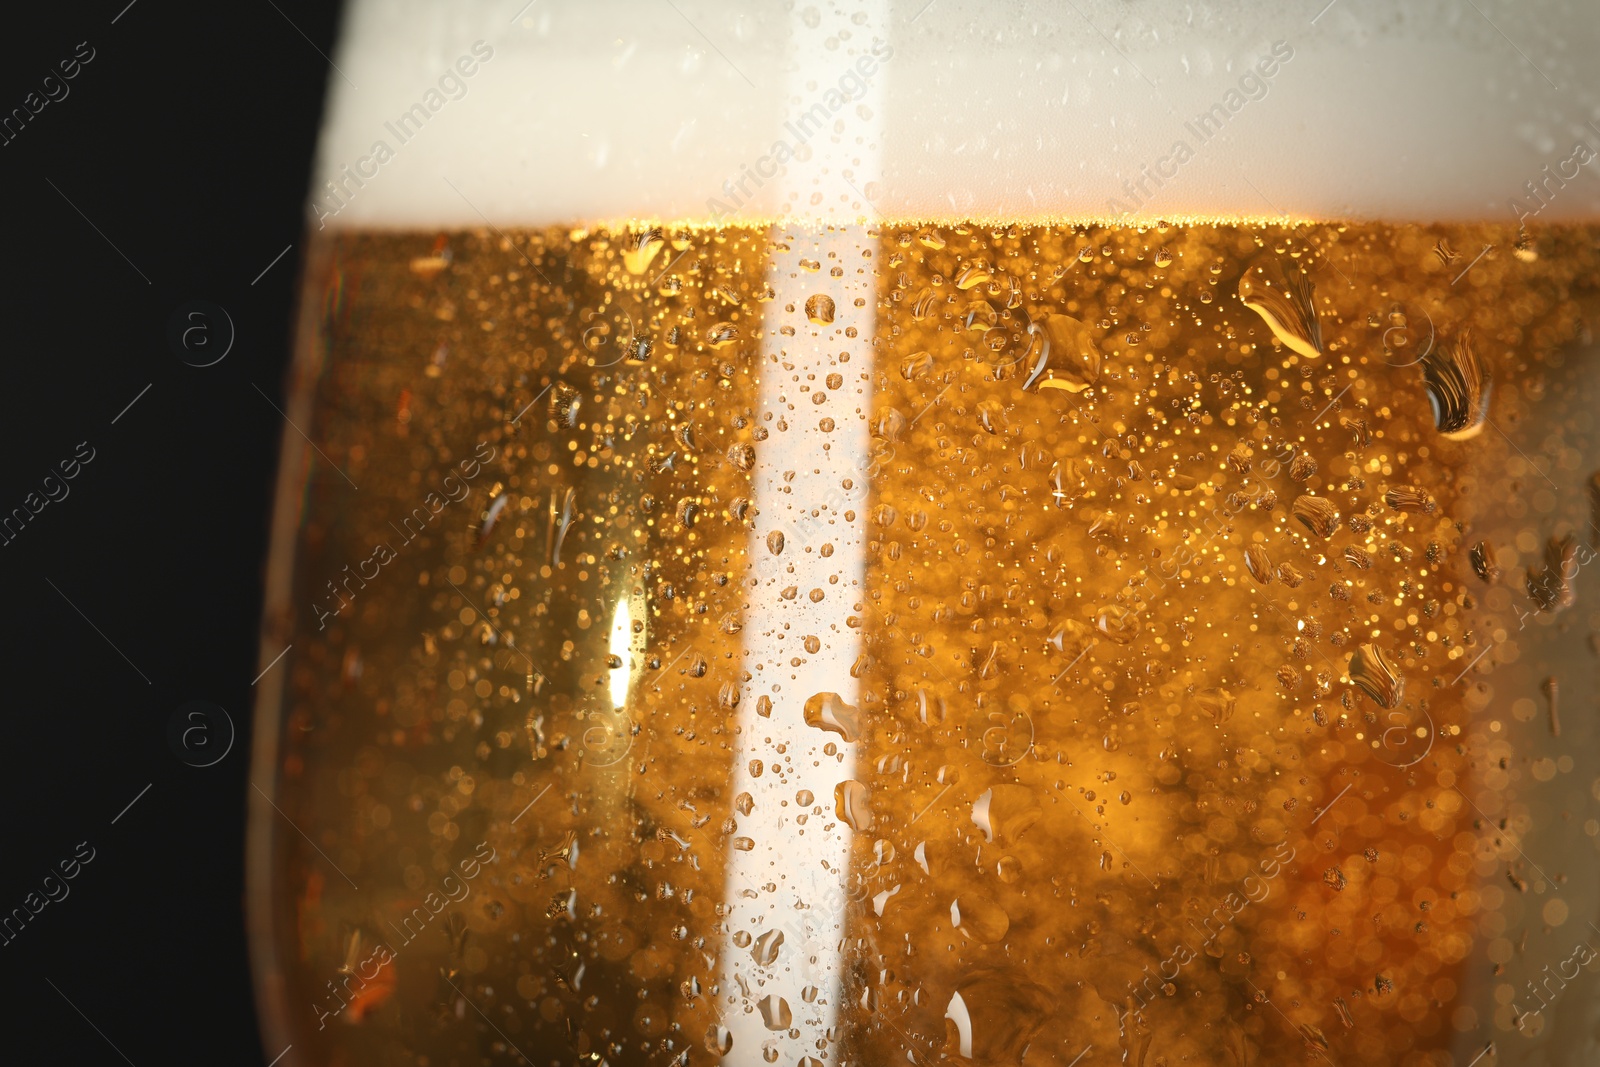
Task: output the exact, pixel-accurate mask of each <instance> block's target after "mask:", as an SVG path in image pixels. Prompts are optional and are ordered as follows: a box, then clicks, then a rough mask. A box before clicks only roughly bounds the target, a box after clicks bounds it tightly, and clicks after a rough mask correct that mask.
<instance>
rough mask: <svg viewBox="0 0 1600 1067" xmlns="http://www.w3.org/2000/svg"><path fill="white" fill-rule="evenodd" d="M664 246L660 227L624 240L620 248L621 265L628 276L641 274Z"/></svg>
mask: <svg viewBox="0 0 1600 1067" xmlns="http://www.w3.org/2000/svg"><path fill="white" fill-rule="evenodd" d="M665 244H666V238H665V237H664V236H663V235H662V233H661V227H659V226H656V227H652V228H651V229H648V230H646V231H645V232H643V233H640V234H635V235H634V236H632V237H630V238H628V239H626V240H625V241H624V242H623V247H622V265H623V266H624V267H626V268H627V270H628V273H629V274H635V275H637V274H643V273H644V272H645V271H646V270H647V269H649V267H650V261H651V260H652V259H655V258H656V253H657V252H660V251H661V249H662V247H663V246H664V245H665Z"/></svg>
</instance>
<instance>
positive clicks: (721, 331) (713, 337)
mask: <svg viewBox="0 0 1600 1067" xmlns="http://www.w3.org/2000/svg"><path fill="white" fill-rule="evenodd" d="M739 337H740V334H739V327H737V326H735V325H734V324H733V323H731V322H719V323H717V324H716V325H715V326H712V327H711V329H710V330H707V331H706V344H707V345H708V346H710V347H711V348H726V347H727V346H729V345H731V344H733V343H734V342H735V341H737V340H739Z"/></svg>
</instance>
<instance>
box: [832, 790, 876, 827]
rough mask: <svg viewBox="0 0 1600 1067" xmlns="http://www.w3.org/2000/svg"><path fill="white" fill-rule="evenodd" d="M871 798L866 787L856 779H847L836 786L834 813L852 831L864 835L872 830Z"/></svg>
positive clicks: (834, 791)
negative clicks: (869, 804)
mask: <svg viewBox="0 0 1600 1067" xmlns="http://www.w3.org/2000/svg"><path fill="white" fill-rule="evenodd" d="M870 797H871V793H870V792H869V791H868V789H867V787H866V786H864V785H862V784H861V783H860V782H858V781H856V780H855V779H854V778H846V779H845V780H844V781H842V782H840V783H839V784H838V785H836V786H834V789H833V807H834V811H835V812H836V813H837V814H838V816H839V818H841V819H843V820H844V822H845V824H846V825H848V826H849V827H850V829H852V830H856V831H860V832H863V833H864V832H866V831H867V830H870V829H872V809H871V808H870V807H868V801H869V799H870Z"/></svg>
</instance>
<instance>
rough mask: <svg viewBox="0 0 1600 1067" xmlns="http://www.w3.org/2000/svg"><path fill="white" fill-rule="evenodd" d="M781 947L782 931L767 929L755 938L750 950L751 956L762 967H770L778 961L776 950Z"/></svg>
mask: <svg viewBox="0 0 1600 1067" xmlns="http://www.w3.org/2000/svg"><path fill="white" fill-rule="evenodd" d="M781 948H783V931H782V930H768V931H767V932H766V933H764V934H762V935H761V936H760V937H758V938H756V943H755V947H754V948H752V949H751V950H750V955H751V957H752V958H753V959H754V960H755V961H756V962H757V963H758V964H760V965H761V966H763V967H771V966H772V965H773V964H774V963H776V962H777V961H778V950H779V949H781Z"/></svg>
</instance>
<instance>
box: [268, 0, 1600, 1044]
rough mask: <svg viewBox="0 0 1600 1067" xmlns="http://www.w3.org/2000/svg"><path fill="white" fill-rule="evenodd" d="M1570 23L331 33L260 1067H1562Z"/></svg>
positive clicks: (568, 18)
mask: <svg viewBox="0 0 1600 1067" xmlns="http://www.w3.org/2000/svg"><path fill="white" fill-rule="evenodd" d="M1319 8H1320V10H1318V9H1319ZM1597 36H1600V24H1597V22H1596V20H1595V19H1594V18H1593V16H1592V14H1590V13H1588V12H1587V11H1585V10H1584V9H1583V8H1582V7H1581V5H1578V4H1575V3H1572V4H1565V3H1554V2H1547V3H1539V4H1531V5H1520V6H1518V7H1516V8H1515V9H1513V8H1511V7H1509V6H1507V5H1504V4H1496V5H1493V6H1491V5H1489V4H1488V3H1487V2H1486V0H1468V2H1467V3H1465V4H1464V5H1463V4H1458V3H1455V2H1445V0H1412V2H1408V3H1404V4H1401V5H1392V4H1384V5H1380V4H1377V3H1366V2H1362V0H1334V2H1332V3H1328V4H1327V5H1326V6H1323V5H1322V4H1321V3H1320V2H1315V3H1310V4H1306V5H1298V4H1287V3H1286V4H1271V5H1244V4H1233V3H1222V2H1218V3H1214V4H1209V5H1184V6H1182V7H1178V6H1171V7H1166V6H1157V5H1148V4H1144V5H1140V4H1133V5H1130V4H1113V3H1109V2H1100V0H1063V2H1062V3H1045V2H1043V0H1015V2H1008V3H1004V4H983V3H977V2H975V0H927V2H924V0H913V2H911V3H908V4H901V3H898V2H895V3H890V2H888V0H836V2H835V0H815V2H809V3H808V2H807V0H791V2H788V3H784V4H770V5H739V4H734V3H729V2H713V0H704V2H691V0H665V2H662V3H644V2H637V3H635V2H626V3H624V2H618V3H610V4H592V5H576V4H558V3H551V2H547V0H535V2H532V3H527V4H526V5H524V4H523V3H522V0H507V2H504V3H501V2H487V0H485V2H471V3H463V4H459V5H453V6H449V7H441V6H439V5H434V4H427V3H422V2H421V0H397V2H393V3H384V2H380V0H354V2H353V3H352V4H351V5H350V7H349V9H348V11H347V13H346V18H345V25H344V29H343V37H342V40H341V44H340V46H339V48H338V50H337V51H336V53H335V55H334V69H333V70H332V71H331V72H330V86H331V89H332V93H331V102H330V105H329V112H328V116H327V119H326V123H325V128H324V134H323V138H322V142H321V147H320V150H319V157H318V162H317V164H316V168H315V171H314V177H313V183H314V186H313V189H312V193H311V198H310V205H309V209H308V230H309V233H310V240H311V253H310V255H309V257H308V266H307V268H306V274H305V278H304V283H303V297H302V302H301V307H300V311H299V327H298V348H297V351H296V353H295V358H294V362H293V368H292V371H291V374H292V381H291V383H290V388H289V390H288V395H289V397H290V401H289V406H288V414H289V417H290V422H291V423H292V426H290V427H286V431H285V434H284V438H283V442H284V443H283V460H282V467H281V472H280V479H279V485H278V496H277V506H276V507H277V510H276V516H277V518H276V528H275V530H274V537H273V544H274V547H273V552H272V557H271V559H270V561H269V567H268V572H267V590H268V596H267V603H268V608H267V614H266V618H265V621H264V625H263V637H262V646H261V655H262V665H263V666H264V667H266V666H269V665H273V669H272V670H270V671H269V672H268V673H267V674H266V675H265V676H264V677H263V679H262V681H261V683H260V685H259V688H260V690H261V697H260V705H259V714H258V716H257V725H256V731H255V737H254V742H255V748H254V757H253V759H254V764H253V768H254V770H253V783H252V784H253V791H252V798H251V799H252V807H251V814H250V820H251V824H250V844H249V855H248V862H249V884H250V897H249V902H248V906H249V918H250V925H251V936H252V945H253V953H254V966H255V971H256V980H257V988H258V995H259V1001H260V1005H261V1011H262V1015H263V1019H264V1026H263V1028H264V1032H265V1033H266V1034H267V1035H268V1040H269V1042H270V1044H269V1047H268V1049H267V1053H268V1055H269V1056H270V1055H274V1054H278V1052H279V1050H282V1049H286V1051H284V1052H283V1053H282V1054H283V1055H284V1056H285V1057H286V1058H285V1063H305V1064H337V1065H341V1067H342V1065H349V1067H358V1065H365V1064H378V1063H383V1064H414V1065H417V1067H423V1065H428V1067H443V1065H446V1064H457V1065H469V1064H470V1065H479V1064H482V1065H491V1064H515V1063H528V1064H541V1065H542V1064H552V1065H556V1064H576V1063H584V1064H613V1065H622V1064H660V1065H666V1064H679V1065H682V1064H713V1063H719V1062H720V1063H726V1064H730V1065H744V1064H764V1063H777V1064H784V1065H786V1067H794V1065H804V1067H821V1065H829V1067H844V1065H851V1064H863V1065H887V1064H898V1063H902V1062H905V1063H911V1064H916V1065H919V1067H926V1065H931V1064H935V1063H949V1064H961V1063H968V1062H971V1063H975V1064H1021V1065H1038V1064H1061V1065H1072V1064H1082V1065H1083V1067H1093V1065H1096V1064H1110V1063H1126V1064H1139V1065H1144V1067H1178V1065H1180V1064H1184V1065H1190V1064H1193V1065H1232V1067H1244V1065H1253V1064H1285V1063H1330V1064H1338V1065H1355V1064H1384V1065H1388V1064H1395V1065H1405V1067H1488V1065H1496V1064H1498V1065H1505V1064H1559V1065H1578V1064H1591V1063H1594V1062H1597V1059H1596V1058H1597V1056H1600V980H1597V973H1600V964H1596V963H1595V957H1596V949H1595V947H1593V946H1597V945H1600V926H1597V925H1596V923H1597V922H1600V863H1597V857H1596V847H1597V840H1600V755H1597V752H1596V744H1597V740H1600V731H1597V722H1596V709H1595V699H1594V693H1593V685H1594V672H1595V658H1594V657H1595V652H1596V649H1597V647H1600V646H1597V641H1600V638H1597V637H1596V636H1595V632H1596V628H1597V625H1600V613H1597V609H1596V606H1595V602H1594V601H1595V596H1596V589H1595V579H1594V576H1593V574H1592V573H1590V571H1589V569H1588V566H1587V565H1588V563H1589V562H1590V561H1591V560H1592V559H1593V556H1594V553H1595V550H1596V545H1597V538H1600V525H1597V522H1600V475H1597V473H1596V472H1597V470H1600V441H1597V439H1596V437H1595V429H1594V420H1593V413H1594V412H1595V411H1596V410H1597V408H1600V363H1597V361H1596V359H1595V357H1594V354H1593V352H1592V347H1593V338H1592V327H1593V323H1594V322H1595V317H1596V315H1597V313H1600V292H1597V287H1596V279H1597V277H1600V275H1597V260H1600V247H1597V239H1600V230H1597V229H1596V227H1595V222H1594V220H1595V219H1596V218H1597V217H1600V195H1597V193H1600V184H1597V183H1596V181H1595V169H1594V165H1593V161H1594V159H1595V156H1596V152H1597V146H1600V109H1597V103H1596V101H1597V100H1600V76H1597V74H1596V72H1595V67H1594V65H1593V63H1592V62H1591V61H1590V57H1592V56H1593V55H1594V54H1595V49H1596V46H1597V45H1600V41H1597V39H1596V38H1597ZM280 656H281V660H279V659H278V658H277V657H280Z"/></svg>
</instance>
